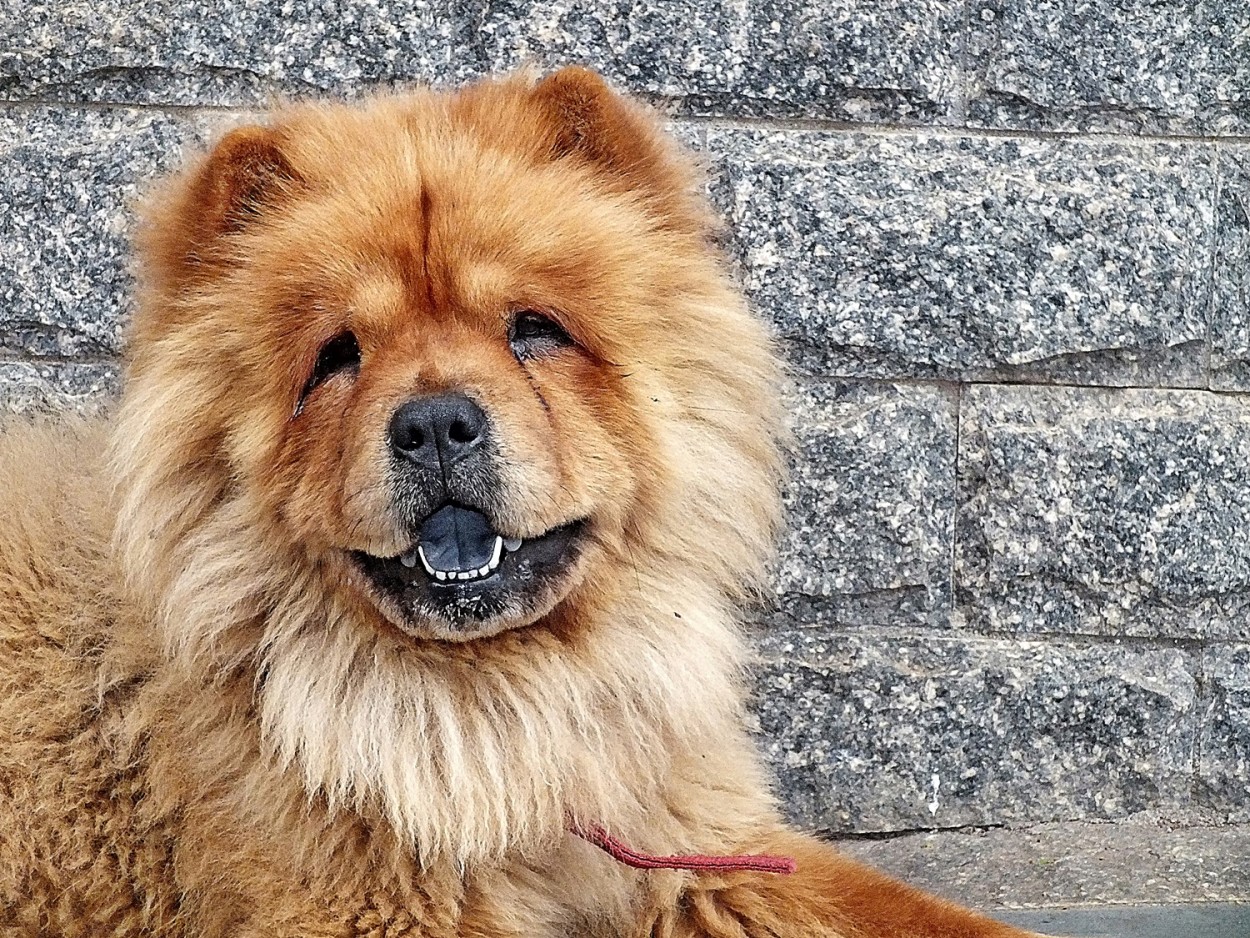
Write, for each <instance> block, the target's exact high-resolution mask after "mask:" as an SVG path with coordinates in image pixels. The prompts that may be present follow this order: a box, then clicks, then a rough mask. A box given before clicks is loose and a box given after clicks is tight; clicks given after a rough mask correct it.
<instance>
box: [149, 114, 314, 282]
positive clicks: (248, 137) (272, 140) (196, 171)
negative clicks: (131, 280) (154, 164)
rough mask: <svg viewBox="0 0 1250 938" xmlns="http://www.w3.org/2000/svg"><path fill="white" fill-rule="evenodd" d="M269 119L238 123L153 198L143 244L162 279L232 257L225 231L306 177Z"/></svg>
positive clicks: (239, 226)
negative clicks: (259, 123)
mask: <svg viewBox="0 0 1250 938" xmlns="http://www.w3.org/2000/svg"><path fill="white" fill-rule="evenodd" d="M301 182H302V181H301V179H300V177H299V175H298V173H296V171H295V170H294V169H293V168H292V166H291V163H290V162H289V161H288V159H287V158H286V156H285V155H284V154H283V152H282V149H281V143H280V139H279V136H278V132H277V131H275V130H273V129H270V128H268V127H257V126H250V127H240V128H238V129H236V130H232V131H230V133H228V134H226V136H225V137H223V138H222V139H221V141H220V142H219V143H218V144H217V145H216V146H215V147H214V148H213V150H212V152H211V153H209V155H208V156H207V157H206V158H205V159H204V160H203V161H202V162H201V163H200V164H199V165H198V166H195V167H193V168H191V169H190V170H188V171H186V172H183V173H180V174H178V175H177V176H175V177H174V178H173V179H172V180H170V182H169V183H167V184H166V185H165V186H164V187H162V188H159V189H157V190H156V192H155V193H154V194H153V197H152V198H150V199H149V200H148V204H147V207H146V211H145V213H144V214H145V215H146V222H147V224H146V225H145V226H144V229H143V230H141V231H140V233H139V246H140V248H141V253H142V254H143V256H144V260H145V262H146V266H147V268H148V272H149V274H151V275H152V281H153V282H154V283H160V284H163V285H165V286H167V287H174V288H177V287H178V286H179V285H181V284H184V283H186V282H188V281H192V280H195V279H196V278H197V277H198V276H200V275H202V274H203V273H206V272H207V271H206V270H205V268H211V267H213V266H216V265H220V264H224V263H228V259H229V253H228V251H226V250H223V248H225V244H224V242H223V236H225V235H227V234H231V233H233V232H238V231H242V230H243V229H244V228H246V227H247V226H248V225H250V224H252V223H253V222H254V221H255V220H256V219H258V218H260V217H261V216H263V215H264V214H265V212H266V211H268V210H271V209H272V208H274V207H276V206H278V205H279V204H281V203H282V202H283V201H284V200H285V199H287V198H289V197H290V196H291V194H292V193H293V192H294V190H295V189H296V188H297V187H298V186H299V185H301Z"/></svg>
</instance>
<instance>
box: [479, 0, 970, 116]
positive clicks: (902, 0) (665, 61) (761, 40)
mask: <svg viewBox="0 0 1250 938" xmlns="http://www.w3.org/2000/svg"><path fill="white" fill-rule="evenodd" d="M962 22H963V8H962V4H960V3H958V2H955V0H825V2H822V3H810V2H803V0H770V2H768V3H743V2H741V0H709V2H696V0H556V2H549V3H537V2H531V0H490V2H489V4H488V10H487V13H486V16H485V18H484V20H483V25H482V29H481V41H482V45H483V49H484V54H483V59H484V62H485V63H486V65H487V66H489V67H490V68H493V69H503V68H512V67H515V66H516V65H518V64H520V63H523V62H530V63H536V64H538V65H541V66H543V67H553V66H556V65H561V64H565V63H570V62H575V63H581V64H585V65H590V66H592V67H594V68H596V69H599V70H600V71H602V72H603V73H605V74H606V75H608V76H609V77H610V78H612V79H613V80H615V81H617V82H620V83H621V84H622V85H623V86H625V87H628V88H630V89H632V90H634V91H638V92H642V93H643V94H646V95H648V96H651V97H653V98H661V99H665V100H666V101H669V102H671V103H672V105H673V106H674V107H675V108H676V109H678V110H680V111H682V112H685V113H696V114H710V115H737V116H786V117H817V118H836V119H840V120H852V121H861V120H865V121H881V120H894V121H903V122H921V123H928V122H931V121H938V120H944V119H946V118H947V116H948V114H949V113H950V110H951V103H952V101H953V100H954V96H955V93H956V90H957V85H958V78H959V64H958V55H959V48H958V39H959V37H958V34H959V31H960V29H961V28H962Z"/></svg>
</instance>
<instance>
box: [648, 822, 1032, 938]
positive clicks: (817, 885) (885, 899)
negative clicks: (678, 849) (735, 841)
mask: <svg viewBox="0 0 1250 938" xmlns="http://www.w3.org/2000/svg"><path fill="white" fill-rule="evenodd" d="M744 846H745V847H746V848H747V850H748V852H752V853H756V852H765V853H772V854H784V855H787V856H790V857H793V858H794V859H795V861H796V862H797V870H796V871H795V872H794V873H792V874H790V875H777V874H767V873H731V874H715V875H709V874H707V873H701V874H698V875H695V876H688V877H683V878H681V879H677V878H669V877H665V878H664V879H663V880H662V881H661V880H659V879H658V878H657V882H656V886H657V889H656V893H655V895H654V898H653V901H652V903H651V906H650V907H649V909H648V912H647V915H646V916H645V917H644V920H643V922H642V923H641V924H640V928H639V930H638V934H637V938H1028V935H1027V933H1026V932H1022V931H1020V930H1019V929H1016V928H1013V927H1011V926H1009V925H1003V924H1001V923H999V922H995V921H992V920H991V919H988V918H986V917H984V916H982V915H978V914H976V913H974V912H971V911H969V910H966V909H962V908H960V907H959V906H956V905H954V904H952V903H949V902H945V901H943V900H941V899H938V898H936V897H934V896H930V895H927V894H925V893H923V892H921V891H920V890H917V889H913V888H911V887H910V886H906V885H904V884H902V883H899V882H897V881H895V880H892V879H890V878H889V877H888V876H886V875H885V874H883V873H879V872H877V871H876V870H873V869H871V868H869V867H866V866H863V865H861V864H859V863H857V862H855V861H853V860H850V859H848V858H846V857H844V856H842V855H841V854H839V853H838V852H837V851H835V850H834V849H833V848H832V847H830V846H828V845H826V844H823V843H821V842H819V841H817V840H816V839H814V838H812V837H807V836H804V835H802V834H798V833H794V832H790V831H779V832H777V833H776V834H775V835H773V836H771V837H768V838H766V839H765V840H763V841H762V842H760V843H757V844H748V845H744Z"/></svg>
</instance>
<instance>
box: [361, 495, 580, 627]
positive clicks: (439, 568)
mask: <svg viewBox="0 0 1250 938" xmlns="http://www.w3.org/2000/svg"><path fill="white" fill-rule="evenodd" d="M492 537H493V538H494V540H493V541H487V542H486V543H487V544H488V545H490V546H489V547H488V548H487V550H486V552H484V553H481V554H480V555H478V556H476V557H473V556H470V557H469V558H468V560H469V562H468V563H467V564H466V563H465V562H464V560H465V558H464V557H463V556H461V557H451V558H449V557H447V556H446V555H443V556H441V557H440V556H434V554H436V553H437V552H436V551H434V550H426V549H422V548H425V547H429V544H428V543H427V544H422V543H421V542H420V541H418V543H416V544H414V545H413V547H412V548H411V549H410V550H408V551H405V552H404V553H402V554H399V555H398V556H394V557H378V556H375V555H373V554H368V553H365V552H363V551H351V552H349V556H350V559H351V563H352V564H353V565H354V566H355V568H356V569H357V570H359V571H360V573H361V574H362V575H363V578H364V580H365V583H366V584H367V590H368V592H369V594H370V597H371V599H372V600H373V601H374V603H375V604H376V605H377V607H378V610H379V611H380V612H381V613H382V615H383V616H384V617H385V618H386V619H387V620H388V621H389V622H390V623H391V624H392V625H393V626H395V627H397V628H398V629H400V630H401V631H402V632H404V633H406V634H408V635H410V636H412V637H414V638H419V639H435V640H440V641H452V642H467V641H473V640H475V639H481V638H488V637H490V636H492V635H497V634H499V633H500V632H503V631H506V630H508V629H516V628H523V627H525V626H530V625H533V624H534V623H536V622H538V621H539V620H540V619H542V618H543V617H544V616H546V615H547V614H548V613H550V612H551V611H552V610H553V609H554V608H555V607H556V606H557V605H559V603H560V602H561V601H562V600H563V599H564V598H566V597H567V596H568V595H569V594H570V593H571V592H572V591H573V589H574V588H575V587H576V586H577V584H578V582H579V581H580V580H581V571H582V569H583V567H584V566H585V561H586V558H587V553H588V548H589V546H590V543H591V537H590V523H589V522H588V521H587V520H585V519H583V520H578V521H572V522H569V523H568V524H563V525H560V526H558V527H555V528H552V529H551V530H549V531H547V532H545V533H543V534H541V535H539V536H537V537H533V538H525V539H508V538H504V537H502V536H501V535H500V536H492Z"/></svg>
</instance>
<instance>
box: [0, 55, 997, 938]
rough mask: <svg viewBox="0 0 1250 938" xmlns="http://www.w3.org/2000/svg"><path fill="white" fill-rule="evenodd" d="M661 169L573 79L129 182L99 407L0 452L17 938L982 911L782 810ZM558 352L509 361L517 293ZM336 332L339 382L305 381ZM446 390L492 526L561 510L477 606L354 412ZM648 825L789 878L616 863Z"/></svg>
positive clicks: (735, 500) (356, 117) (726, 404)
mask: <svg viewBox="0 0 1250 938" xmlns="http://www.w3.org/2000/svg"><path fill="white" fill-rule="evenodd" d="M710 230H711V221H710V218H709V215H708V211H707V209H706V207H705V205H704V204H703V201H702V199H701V198H700V197H699V196H698V195H697V178H696V176H695V174H694V173H693V171H692V169H691V167H690V163H689V161H688V160H687V158H685V157H684V156H682V155H681V154H680V153H678V152H677V151H676V150H675V149H674V147H673V146H672V145H671V144H670V143H669V142H668V141H667V140H666V139H665V138H664V137H663V136H662V135H661V134H660V132H659V130H658V129H657V124H656V121H655V120H654V119H653V118H652V117H651V116H650V115H648V114H647V113H646V112H644V111H643V110H641V109H640V108H637V107H636V106H634V105H632V104H630V103H629V102H626V101H624V100H622V99H620V98H617V97H616V96H615V95H613V94H612V93H611V92H609V91H608V90H607V89H606V88H605V87H604V85H603V84H602V82H600V81H599V80H598V79H597V78H596V77H595V76H593V75H591V74H589V73H586V72H583V71H580V70H576V69H571V70H566V71H563V72H560V73H557V74H556V75H555V76H552V77H550V78H548V79H546V80H544V81H543V82H540V83H537V84H535V83H534V82H533V81H531V80H529V79H527V78H523V77H522V78H512V79H508V80H506V81H502V82H497V83H485V84H482V85H479V86H475V87H473V88H470V89H467V90H465V91H462V92H460V93H459V94H456V95H437V94H433V93H426V92H419V93H415V94H408V95H402V96H393V97H383V98H379V99H377V100H375V101H373V102H370V103H369V104H367V105H366V106H364V107H357V108H347V107H342V106H304V107H295V108H291V109H289V110H286V111H284V112H281V113H279V114H277V115H276V116H275V118H274V121H273V124H272V126H271V127H268V128H259V127H257V128H245V129H242V130H238V131H235V132H233V133H232V134H230V135H229V136H227V138H226V139H225V140H224V141H223V142H222V143H220V144H219V145H218V147H217V148H216V149H215V150H214V151H213V153H212V154H210V155H209V156H208V157H207V158H205V159H204V160H203V161H202V162H201V163H200V164H198V165H196V166H193V167H191V168H190V169H189V170H187V171H186V172H185V173H183V174H181V175H179V176H178V177H177V178H175V179H174V180H172V181H171V182H170V183H169V184H168V185H167V186H166V187H165V188H164V189H163V190H161V191H159V192H158V193H157V195H156V196H155V197H154V198H153V199H152V201H151V204H150V207H149V211H148V213H147V224H146V227H145V230H144V234H143V236H142V239H141V245H140V248H141V256H142V260H143V264H144V266H143V283H144V285H143V290H142V295H141V302H140V309H139V312H138V314H137V316H136V320H135V322H134V325H133V329H132V335H131V351H130V357H129V361H128V366H127V374H126V383H125V392H124V396H123V400H122V403H121V405H120V408H119V412H118V413H117V414H116V415H115V417H114V418H112V419H111V420H109V421H107V422H105V423H100V422H90V421H77V422H76V421H73V420H57V421H55V422H41V423H34V424H29V425H13V426H10V427H9V428H7V429H6V430H5V431H4V435H3V438H2V442H0V493H2V494H0V516H3V517H4V519H5V521H4V523H3V524H2V525H0V642H2V644H0V924H2V925H3V926H4V934H15V935H32V936H33V935H141V934H153V935H162V936H164V935H174V936H181V935H186V936H193V935H194V936H226V935H230V936H250V935H258V936H259V935H266V936H275V935H291V936H296V935H334V936H351V935H362V936H363V935H370V936H372V935H378V936H381V935H387V936H396V935H419V936H423V938H434V936H444V935H448V936H450V935H470V936H480V938H502V936H556V935H561V936H563V935H587V936H589V935H604V936H607V935H631V936H632V935H657V936H659V935H664V936H696V935H699V936H711V935H715V936H726V938H728V936H744V935H750V936H757V935H758V936H763V935H778V936H798V935H822V936H840V938H884V936H915V938H921V936H926V938H956V936H965V938H974V936H975V938H990V936H997V938H1007V936H1011V935H1018V934H1019V933H1018V932H1015V931H1013V930H1011V929H1009V928H1007V927H1005V926H999V925H996V924H994V923H991V922H988V921H987V920H984V919H981V918H978V917H976V916H973V915H971V914H970V913H965V912H962V911H960V910H958V909H955V908H954V907H952V906H948V905H945V904H943V903H940V902H938V901H937V900H934V899H930V898H928V897H925V896H922V895H920V894H918V893H915V892H914V891H911V890H908V889H907V888H906V887H903V886H900V885H898V884H895V883H892V882H890V881H889V880H886V879H885V878H884V877H881V876H880V875H878V874H875V873H872V872H871V871H868V870H865V869H863V868H861V867H858V866H856V865H854V864H852V863H850V862H849V861H847V860H844V859H842V858H840V857H838V856H837V854H835V853H834V852H833V851H832V850H830V849H829V848H826V847H824V846H821V845H819V844H818V843H816V842H815V841H813V840H811V839H808V838H805V837H802V836H800V835H798V834H793V833H789V832H787V831H786V830H785V829H784V826H783V825H782V823H781V821H780V819H779V815H778V813H777V810H776V808H775V806H774V804H773V802H772V799H771V797H770V795H769V793H768V787H767V782H766V779H765V777H764V773H763V771H762V769H761V767H760V763H759V759H758V757H757V756H756V754H755V753H754V751H753V747H752V745H751V742H750V740H749V738H748V736H747V733H746V731H745V729H744V724H743V719H742V708H743V687H742V675H741V670H742V667H743V665H744V662H745V661H746V654H745V651H744V648H743V645H742V641H741V638H740V637H739V634H738V630H737V628H736V626H735V622H734V614H735V613H734V609H735V606H736V604H737V603H739V602H741V601H742V600H743V599H744V598H746V597H748V596H749V595H750V593H751V591H752V590H753V589H754V588H756V587H757V586H758V585H759V584H760V583H761V580H762V577H763V575H764V565H765V563H766V560H767V556H768V551H769V548H770V545H771V542H772V538H773V534H774V528H775V525H776V523H777V515H778V509H777V486H778V482H779V460H778V455H777V452H776V447H775V442H774V436H775V432H776V428H777V427H778V426H779V425H780V424H781V416H780V414H779V413H778V410H777V404H776V394H775V385H776V381H777V366H776V363H775V361H774V357H773V353H772V350H771V348H770V346H769V343H768V341H767V339H766V338H765V335H764V333H763V331H762V330H761V328H760V326H759V325H758V324H757V323H756V322H755V321H754V320H753V319H752V318H751V317H750V316H749V315H748V313H747V312H746V310H745V308H744V305H743V303H742V300H741V298H740V297H739V296H738V295H737V293H736V292H735V290H734V289H733V287H732V285H731V284H730V283H729V281H728V280H727V278H726V276H725V274H724V272H723V271H722V267H721V263H720V261H719V259H718V257H717V255H716V252H715V251H714V250H712V249H711V248H710V247H709V245H708V236H709V232H710ZM520 309H533V310H540V311H544V312H547V313H550V314H551V315H552V316H558V317H559V318H560V320H561V325H563V326H564V327H565V328H566V329H567V331H568V332H569V333H570V334H571V335H572V336H573V339H575V340H576V342H575V345H573V346H572V347H570V348H567V349H564V350H562V351H560V352H559V353H558V354H554V355H551V356H549V357H547V358H543V359H541V360H537V361H533V362H529V363H523V364H522V365H520V366H519V365H518V361H517V359H515V358H514V356H513V354H512V353H511V352H510V351H509V340H508V337H507V334H506V331H507V329H508V328H510V327H509V326H508V325H507V323H508V321H509V317H510V316H514V315H515V314H516V311H517V310H520ZM344 323H349V324H350V328H351V330H352V331H353V334H354V335H355V336H358V337H359V340H360V345H361V347H362V349H364V353H363V355H362V359H361V364H360V366H359V368H358V371H356V372H353V373H351V374H343V375H338V376H335V377H334V378H332V379H331V380H329V381H327V382H325V383H324V384H322V385H320V386H318V387H316V389H315V390H314V391H312V392H311V393H306V392H307V388H308V387H309V386H310V382H309V374H310V371H311V370H313V369H314V362H315V361H316V360H318V355H319V351H318V350H319V349H323V348H324V343H325V342H326V341H327V339H329V338H330V337H331V336H333V335H335V333H336V332H337V331H339V330H342V329H343V328H345V326H344ZM447 389H456V390H463V391H466V392H467V393H469V394H470V395H471V396H472V397H473V398H474V399H475V400H478V401H483V402H485V403H486V408H487V410H488V411H489V413H490V419H491V421H492V426H493V428H494V429H495V431H496V436H497V440H498V447H499V454H498V460H497V462H498V467H499V468H498V472H499V490H500V493H501V494H500V495H499V497H498V501H497V503H493V504H494V508H493V511H494V516H493V521H494V523H495V525H496V526H497V528H498V530H499V531H500V533H501V535H507V536H514V537H516V538H524V539H531V538H538V536H539V535H541V534H542V533H543V532H546V531H549V530H551V529H553V528H555V527H556V526H558V525H561V524H565V523H566V522H570V521H572V520H573V519H577V518H587V519H589V521H588V529H587V530H588V531H589V532H590V533H589V534H588V536H587V541H586V543H585V545H584V549H583V550H582V552H581V553H580V554H579V555H578V558H577V559H576V560H575V561H572V562H570V565H569V567H568V569H567V571H566V574H565V575H562V579H560V580H559V581H558V582H557V583H556V585H553V586H550V587H549V588H545V591H544V592H541V593H536V594H535V595H534V597H532V602H530V604H529V605H527V606H525V607H524V608H521V606H516V608H515V609H514V608H513V607H512V606H508V607H506V608H505V609H504V611H503V612H498V611H496V612H495V613H492V614H491V615H489V616H487V615H485V614H483V618H482V619H481V620H480V621H477V622H476V623H475V624H473V625H472V626H471V627H465V626H464V625H463V624H462V623H459V622H457V621H452V620H451V619H443V618H439V617H438V616H433V615H424V616H423V615H415V614H412V612H411V610H410V609H408V608H407V607H406V606H403V604H402V603H401V602H399V600H395V599H394V598H391V599H387V598H386V597H385V596H383V595H382V594H381V593H380V592H379V591H378V589H377V588H375V587H372V586H370V585H369V584H370V582H371V581H367V579H366V578H365V577H363V576H362V575H361V572H360V568H358V567H355V566H353V561H352V559H351V557H352V554H351V552H353V551H357V552H364V553H365V554H368V555H370V556H376V557H382V558H385V557H393V556H395V555H398V554H399V553H400V552H401V551H404V550H405V549H406V548H407V547H408V542H407V538H409V537H410V532H409V527H408V523H409V521H410V520H411V519H408V520H405V517H404V515H403V512H402V511H398V510H397V509H396V507H395V505H396V504H397V502H396V496H395V494H394V492H395V488H396V483H395V480H394V477H393V472H394V470H393V468H389V469H388V468H387V467H388V465H390V464H389V462H388V459H389V457H388V454H387V453H386V452H385V445H384V444H383V442H382V439H383V434H382V432H381V430H380V429H379V428H381V427H383V426H385V424H386V420H387V419H388V417H389V415H390V414H391V413H392V412H393V411H394V410H395V408H396V407H397V406H398V405H400V404H402V402H403V401H404V400H405V399H406V398H407V397H409V396H410V395H413V394H414V393H418V394H435V393H441V392H443V391H445V390H447ZM570 821H573V822H582V823H587V824H590V823H594V824H603V825H604V826H606V827H607V828H608V829H610V830H611V831H613V832H614V833H616V834H617V835H619V836H620V837H622V838H623V839H625V840H626V841H628V842H630V843H632V844H634V845H635V846H637V847H640V848H642V849H645V850H647V851H650V852H656V853H666V852H678V851H683V852H708V853H725V852H742V851H750V852H758V851H764V850H773V851H780V852H784V853H788V854H790V855H794V856H796V857H797V859H798V863H799V872H798V873H797V874H795V875H794V876H790V877H775V876H768V875H764V874H747V873H740V874H724V875H716V876H713V875H707V874H699V875H696V874H690V873H677V872H651V873H641V872H636V871H633V870H629V869H627V868H625V867H623V866H620V865H618V864H616V863H615V862H614V861H613V860H611V859H610V858H608V857H607V856H606V855H604V854H602V853H600V852H598V851H597V850H595V849H594V848H593V847H591V846H589V845H588V844H586V843H583V842H582V841H580V840H577V839H575V838H573V837H571V836H570V835H569V834H568V833H567V827H568V824H569V823H570Z"/></svg>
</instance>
